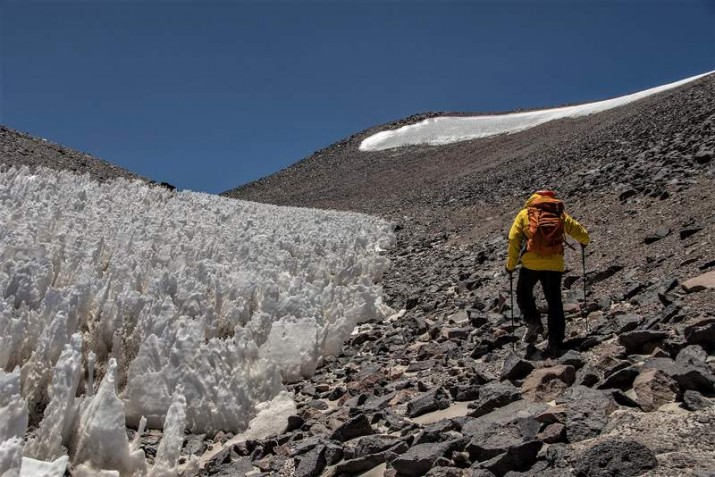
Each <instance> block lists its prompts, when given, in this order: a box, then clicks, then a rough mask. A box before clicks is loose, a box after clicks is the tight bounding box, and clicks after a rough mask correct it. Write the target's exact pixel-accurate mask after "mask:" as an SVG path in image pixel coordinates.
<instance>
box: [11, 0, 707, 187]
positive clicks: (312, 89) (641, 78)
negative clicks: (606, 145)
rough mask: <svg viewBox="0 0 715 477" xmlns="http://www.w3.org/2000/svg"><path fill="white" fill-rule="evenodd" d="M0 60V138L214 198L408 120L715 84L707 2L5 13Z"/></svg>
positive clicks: (103, 6) (22, 6)
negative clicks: (42, 145) (38, 140)
mask: <svg viewBox="0 0 715 477" xmlns="http://www.w3.org/2000/svg"><path fill="white" fill-rule="evenodd" d="M0 54H1V55H2V56H1V58H2V61H1V62H0V123H2V124H4V125H6V126H9V127H12V128H15V129H19V130H21V131H27V132H30V133H31V134H34V135H38V136H41V137H45V138H48V139H50V140H52V141H54V142H58V143H60V144H64V145H67V146H71V147H74V148H76V149H80V150H83V151H86V152H89V153H92V154H95V155H97V156H99V157H102V158H104V159H106V160H109V161H110V162H113V163H116V164H118V165H120V166H123V167H125V168H127V169H130V170H132V171H136V172H138V173H140V174H143V175H146V176H148V177H150V178H153V179H156V180H159V181H168V182H171V183H173V184H175V185H177V186H179V187H180V188H187V189H193V190H199V191H207V192H222V191H225V190H227V189H230V188H232V187H234V186H238V185H240V184H243V183H245V182H248V181H250V180H253V179H256V178H259V177H261V176H264V175H267V174H270V173H272V172H274V171H276V170H279V169H281V168H283V167H286V166H288V165H289V164H291V163H293V162H295V161H297V160H299V159H301V158H303V157H305V156H307V155H309V154H310V153H312V152H313V151H315V150H316V149H318V148H321V147H324V146H326V145H329V144H331V143H333V142H335V141H336V140H339V139H342V138H343V137H345V136H347V135H350V134H352V133H354V132H358V131H360V130H363V129H365V128H368V127H370V126H373V125H375V124H379V123H383V122H387V121H390V120H393V119H398V118H401V117H404V116H408V115H410V114H413V113H417V112H422V111H428V110H455V111H465V110H466V111H504V110H509V109H514V108H522V107H536V106H546V105H558V104H562V103H570V102H579V101H584V100H593V99H605V98H607V97H612V96H619V95H622V94H625V93H629V92H634V91H638V90H642V89H646V88H649V87H653V86H657V85H660V84H664V83H668V82H672V81H676V80H679V79H682V78H685V77H687V76H692V75H695V74H698V73H703V72H706V71H709V70H713V69H715V0H692V1H689V0H673V1H657V0H656V1H645V0H642V1H639V0H633V1H620V2H608V1H596V0H592V1H585V2H584V1H578V2H576V1H573V2H572V1H563V2H560V1H546V2H538V1H529V2H527V1H523V2H506V1H501V2H478V1H474V2H446V1H441V2H438V1H434V2H424V1H421V2H418V1H413V2H409V1H396V0H393V1H384V2H377V1H355V2H347V1H345V0H342V1H332V2H327V1H326V2H317V1H313V2H307V1H305V2H301V1H292V2H272V1H263V2H259V1H239V2H228V1H225V2H212V1H204V2H186V1H182V2H179V1H162V0H156V1H153V2H129V1H121V0H116V1H99V0H97V1H94V2H89V1H74V2H64V1H53V2H35V1H19V0H16V1H13V0H4V1H3V0H0Z"/></svg>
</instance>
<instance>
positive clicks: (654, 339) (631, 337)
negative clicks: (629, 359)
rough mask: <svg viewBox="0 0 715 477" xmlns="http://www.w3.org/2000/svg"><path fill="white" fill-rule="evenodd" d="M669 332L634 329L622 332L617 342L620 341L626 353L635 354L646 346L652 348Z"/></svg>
mask: <svg viewBox="0 0 715 477" xmlns="http://www.w3.org/2000/svg"><path fill="white" fill-rule="evenodd" d="M668 336H669V334H668V333H667V332H666V331H653V330H634V331H629V332H627V333H623V334H621V335H620V336H619V337H618V342H619V343H621V344H622V345H623V346H624V347H625V348H626V352H627V353H628V354H637V353H641V352H644V351H645V352H650V351H652V349H650V351H646V350H645V348H646V346H648V345H649V346H650V347H651V348H654V347H655V345H656V344H657V343H658V342H660V341H662V340H664V339H665V338H667V337H668Z"/></svg>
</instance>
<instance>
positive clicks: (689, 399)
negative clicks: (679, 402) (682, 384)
mask: <svg viewBox="0 0 715 477" xmlns="http://www.w3.org/2000/svg"><path fill="white" fill-rule="evenodd" d="M713 404H715V403H714V402H713V401H712V400H711V399H708V398H706V397H705V396H703V395H702V394H700V393H699V392H697V391H693V390H690V389H689V390H687V391H685V393H683V407H684V408H685V409H687V410H688V411H700V410H701V409H705V408H707V407H711V406H712V405H713Z"/></svg>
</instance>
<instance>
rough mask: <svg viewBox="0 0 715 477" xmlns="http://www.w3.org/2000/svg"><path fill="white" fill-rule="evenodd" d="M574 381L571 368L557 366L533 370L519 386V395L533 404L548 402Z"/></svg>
mask: <svg viewBox="0 0 715 477" xmlns="http://www.w3.org/2000/svg"><path fill="white" fill-rule="evenodd" d="M575 380H576V370H575V369H574V367H573V366H567V365H558V366H551V367H548V368H541V369H535V370H534V371H532V373H531V374H530V375H529V376H528V377H527V378H526V380H525V381H524V384H522V386H521V394H522V395H523V396H524V397H526V398H528V399H530V400H532V401H535V402H549V401H552V400H554V399H556V398H557V397H558V396H560V395H561V394H562V393H563V392H564V391H565V390H566V389H568V388H569V386H571V385H572V384H573V383H574V381H575Z"/></svg>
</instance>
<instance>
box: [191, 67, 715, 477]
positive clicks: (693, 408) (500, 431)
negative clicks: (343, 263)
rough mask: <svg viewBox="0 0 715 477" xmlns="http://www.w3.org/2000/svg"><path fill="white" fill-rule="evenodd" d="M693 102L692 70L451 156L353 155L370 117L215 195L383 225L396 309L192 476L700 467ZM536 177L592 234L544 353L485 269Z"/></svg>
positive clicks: (496, 264)
mask: <svg viewBox="0 0 715 477" xmlns="http://www.w3.org/2000/svg"><path fill="white" fill-rule="evenodd" d="M713 111H715V77H713V76H710V77H708V78H705V79H703V80H701V81H698V82H696V83H694V84H691V85H688V86H686V87H684V88H680V89H678V90H675V91H671V92H667V93H664V94H661V95H658V96H656V97H652V98H648V99H646V100H644V101H640V102H638V103H635V104H633V105H630V106H628V107H626V108H620V109H618V110H613V111H609V112H606V113H602V114H599V115H597V116H593V117H588V118H580V119H576V120H566V121H558V122H554V123H550V124H547V125H544V126H540V127H538V128H535V129H533V130H530V131H525V132H522V133H518V134H514V135H510V136H501V137H497V138H490V139H482V140H477V141H469V142H466V143H459V144H454V145H450V146H441V147H410V148H403V149H400V150H392V151H382V152H379V153H361V152H359V151H357V146H358V144H359V142H360V141H361V140H362V138H364V137H365V136H367V135H369V134H371V133H373V132H375V130H377V129H372V130H369V131H366V132H365V133H361V134H358V135H355V136H353V137H351V138H349V139H347V140H345V141H343V142H341V143H338V144H336V145H334V146H332V147H331V148H327V149H325V150H322V151H319V152H317V153H316V154H315V155H313V156H311V157H310V158H308V159H306V160H304V161H302V162H301V163H299V164H297V165H296V166H294V167H292V168H289V169H287V170H286V171H282V172H281V173H279V174H276V175H274V176H271V177H269V178H266V179H262V180H261V181H258V182H257V183H254V184H250V185H248V186H246V187H244V188H240V189H238V190H234V191H231V192H230V193H229V194H228V195H230V196H234V197H241V198H248V199H253V200H261V201H267V202H274V203H280V204H292V205H307V206H317V207H331V208H341V209H350V210H359V211H362V212H370V213H376V214H380V215H382V216H384V217H387V218H389V219H390V220H392V221H394V223H395V226H396V235H397V239H398V240H397V246H396V247H395V249H393V250H391V251H390V252H389V253H390V256H391V259H392V264H393V265H392V269H391V271H390V273H389V274H387V275H386V277H385V281H384V289H385V294H386V297H387V299H388V303H389V304H390V305H391V306H392V307H393V308H394V309H395V311H396V314H395V315H394V316H393V317H392V318H391V319H389V320H388V321H387V322H384V323H370V324H366V325H363V326H362V327H360V328H359V329H358V330H356V331H355V333H354V335H353V338H352V340H351V341H350V342H349V343H347V345H346V347H345V351H344V353H343V354H342V355H341V356H339V357H336V358H330V359H326V361H325V363H324V365H323V366H322V367H321V368H320V369H319V371H318V373H317V374H316V375H315V376H314V377H313V378H311V379H310V380H306V381H304V382H300V383H294V384H292V385H291V386H290V387H291V389H292V390H294V391H295V393H296V397H297V399H298V402H299V413H298V415H297V416H295V418H293V419H292V421H291V423H290V425H289V427H288V428H287V429H286V432H285V433H283V434H281V435H279V436H275V437H274V438H271V439H268V440H263V441H249V442H246V443H245V444H242V445H238V446H234V447H233V448H231V449H228V450H226V449H224V451H225V453H224V455H223V456H222V457H221V462H219V461H216V460H215V461H213V462H212V464H211V465H209V466H208V467H207V469H206V470H205V473H206V474H209V475H214V474H215V475H238V474H240V473H242V472H243V473H245V472H249V473H250V472H253V474H254V475H298V476H312V475H358V474H362V473H366V474H365V475H383V474H384V475H398V476H400V475H434V476H452V475H454V476H462V475H474V476H492V475H496V476H502V475H510V476H519V475H533V476H537V475H538V476H571V475H576V476H616V475H619V476H630V475H660V476H677V475H696V476H706V475H715V433H714V432H713V431H712V429H713V428H715V427H713V426H714V425H715V407H713V404H715V400H714V399H715V393H714V392H715V387H714V386H715V374H714V370H715V356H714V355H713V352H715V348H713V346H714V345H713V343H715V306H713V305H715V240H714V239H713V237H714V236H715V208H714V207H713V206H714V205H715V200H714V198H713V193H712V191H713V190H715V187H714V186H715V184H714V182H715V181H714V177H715V161H714V160H713V153H714V151H715V113H713ZM426 116H429V115H426ZM422 117H423V116H417V117H415V118H411V119H408V120H407V122H410V121H415V120H419V119H422ZM541 187H552V188H555V189H556V190H558V191H559V193H560V195H561V197H562V198H564V200H565V201H566V203H567V210H568V211H569V212H570V213H571V214H572V215H573V216H574V217H576V218H577V219H579V220H581V221H582V222H583V223H584V224H585V225H586V226H587V227H588V228H589V230H590V232H591V235H592V237H593V239H594V244H593V245H592V246H591V247H589V248H588V249H587V251H588V254H587V274H586V276H587V279H586V283H587V291H588V292H587V296H586V301H585V302H584V295H583V276H582V275H583V273H582V270H581V257H580V251H578V252H577V251H571V250H567V261H568V263H569V268H568V269H567V271H566V273H565V276H564V301H565V309H566V310H567V336H568V340H567V345H568V352H566V354H564V355H563V356H561V357H560V358H558V359H544V357H543V356H542V355H541V352H540V350H541V349H543V346H544V343H541V344H538V345H537V346H536V347H526V346H525V345H524V344H522V343H521V342H520V339H519V338H520V336H521V335H523V333H524V327H523V326H521V321H520V319H519V310H518V308H517V309H515V310H514V313H515V317H516V318H515V323H514V326H512V324H511V312H512V310H511V305H510V300H509V281H508V277H507V276H506V275H505V274H504V273H503V271H502V269H503V263H504V258H505V253H506V240H505V235H506V233H507V231H508V227H509V224H510V222H511V220H512V218H513V216H514V215H515V214H516V212H517V211H518V210H519V208H520V206H521V203H522V202H523V201H524V200H525V199H526V198H527V197H528V195H529V193H530V192H532V191H533V190H535V189H538V188H541ZM584 303H585V308H584ZM541 307H542V309H543V310H544V311H545V306H544V303H543V301H542V303H541ZM220 440H221V439H219V441H220ZM211 445H212V446H213V445H218V444H214V443H212V444H211ZM239 469H242V470H240V471H239Z"/></svg>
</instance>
